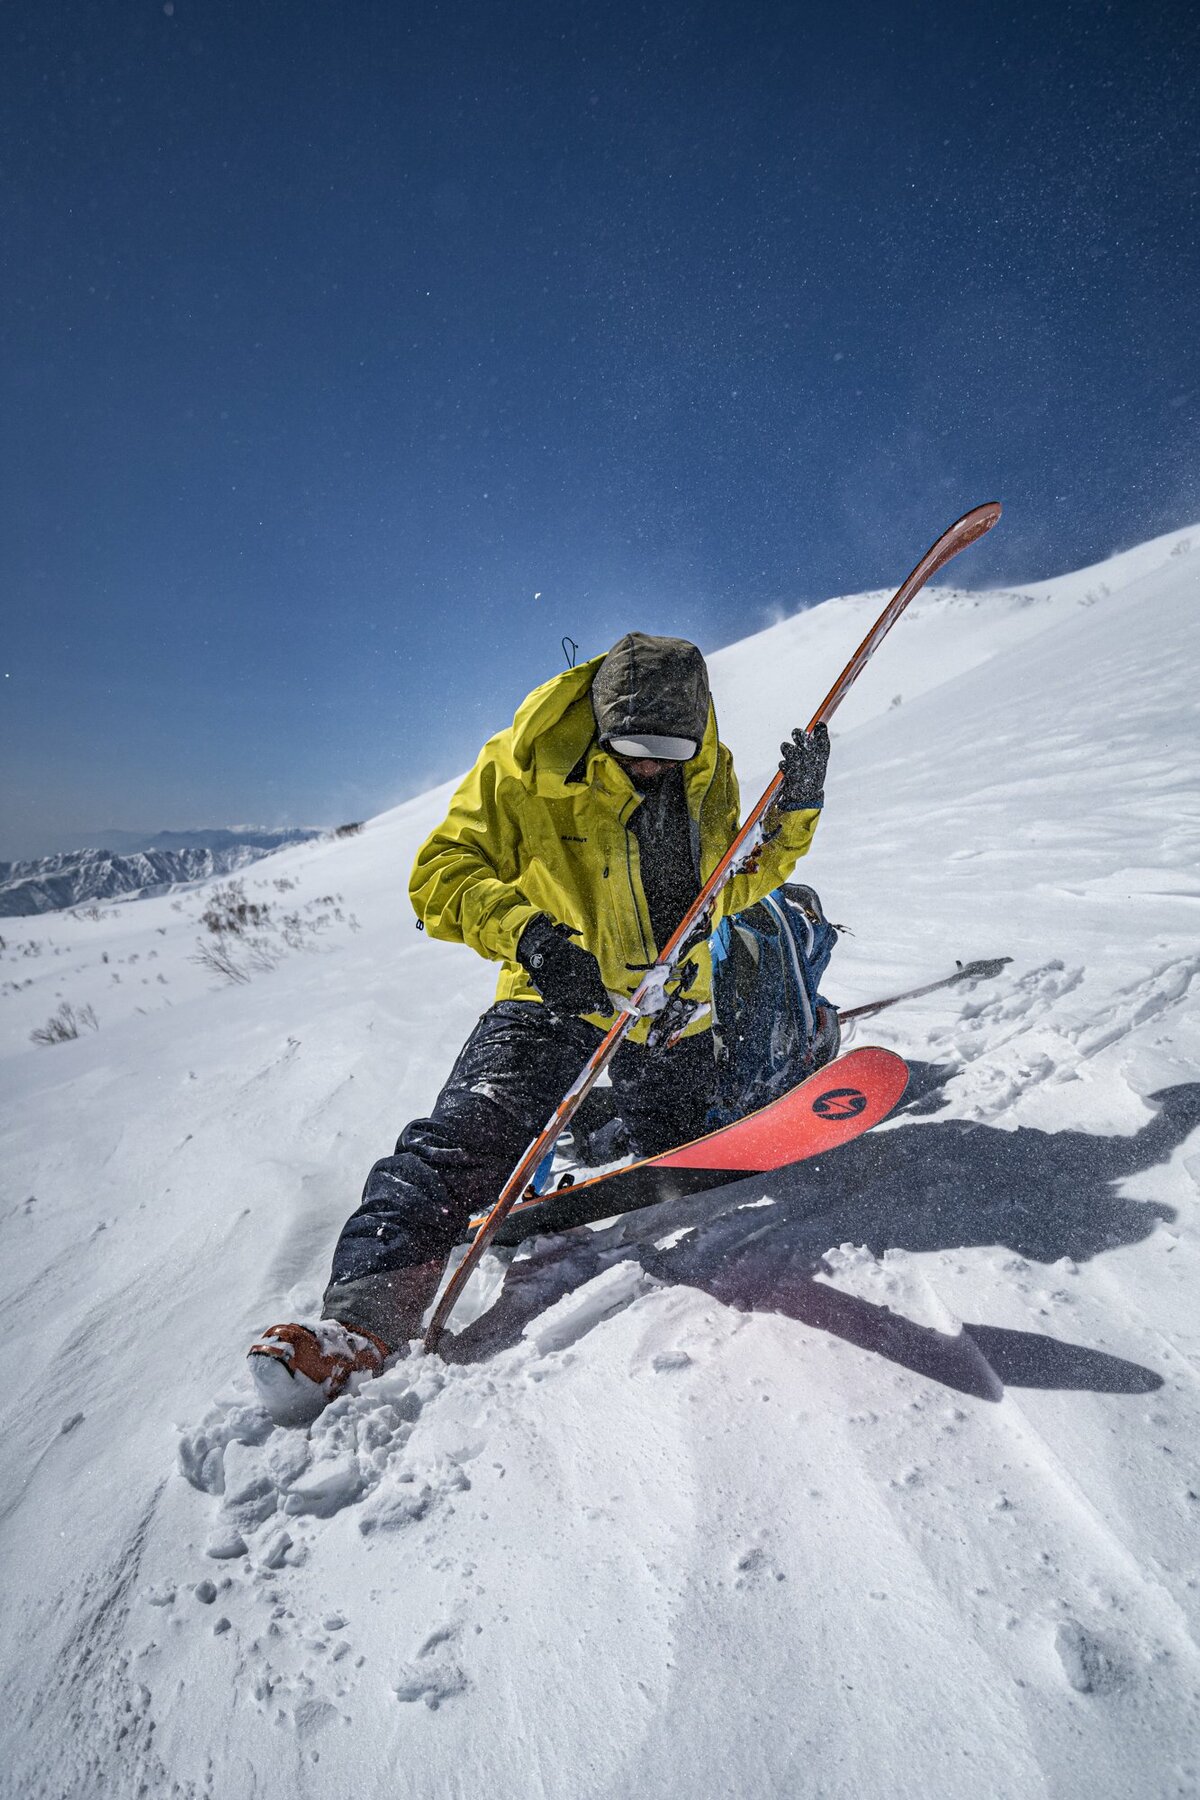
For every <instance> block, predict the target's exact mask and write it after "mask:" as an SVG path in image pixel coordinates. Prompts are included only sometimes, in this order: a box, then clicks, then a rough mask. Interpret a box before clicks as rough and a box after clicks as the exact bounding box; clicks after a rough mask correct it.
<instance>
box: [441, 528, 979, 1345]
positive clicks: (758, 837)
mask: <svg viewBox="0 0 1200 1800" xmlns="http://www.w3.org/2000/svg"><path fill="white" fill-rule="evenodd" d="M999 517H1000V505H999V502H998V501H995V500H989V501H987V502H985V504H984V505H983V506H976V507H973V508H972V510H971V511H970V512H968V513H964V514H963V516H962V518H961V519H956V520H955V522H954V524H953V525H951V526H950V527H949V528H948V529H947V530H946V531H944V532H943V533H942V535H941V537H940V538H938V540H937V542H936V543H934V544H931V545H930V547H929V549H928V550H927V551H926V552H925V554H924V556H923V557H922V558H921V560H920V562H919V563H918V564H917V566H916V568H915V569H913V571H912V573H911V574H909V575H908V576H906V577H905V579H904V580H903V581H902V582H901V584H900V586H899V587H898V588H897V589H896V592H895V593H894V594H893V595H892V598H891V599H890V600H889V601H888V603H887V605H886V606H885V607H884V609H883V611H882V612H881V613H880V615H879V617H878V618H877V619H876V621H875V623H874V625H872V627H871V629H870V631H869V632H868V633H867V635H866V637H865V638H864V639H863V641H862V643H861V644H860V645H859V646H858V649H857V650H856V651H855V652H854V655H853V656H852V657H851V658H850V660H849V662H848V663H847V664H846V666H845V668H844V669H843V670H842V672H841V674H840V675H839V676H838V678H837V680H836V681H835V682H834V684H833V686H832V687H831V688H830V690H829V692H828V693H827V694H826V696H825V698H824V699H823V700H822V702H821V704H820V706H819V707H818V708H817V710H816V712H815V713H814V714H813V716H812V718H811V719H810V720H809V723H808V730H809V731H814V730H815V729H816V727H817V726H818V725H820V724H822V723H826V722H828V720H830V719H831V718H832V717H833V715H834V713H835V712H836V711H837V709H838V707H839V706H840V705H841V704H842V701H843V700H844V699H845V698H846V695H847V694H848V693H849V692H850V689H851V688H852V687H853V686H854V683H855V682H856V681H857V680H858V677H859V676H860V675H861V674H862V672H863V670H864V669H865V668H866V666H867V664H868V663H869V662H870V660H871V658H872V656H874V654H875V652H876V650H877V649H878V648H879V646H880V644H881V643H882V642H883V640H884V638H885V637H886V636H887V634H888V632H889V631H890V630H891V628H892V626H893V625H894V624H895V623H896V620H897V619H898V618H899V617H900V614H901V613H902V612H903V611H904V609H905V607H906V606H907V605H908V603H909V601H910V600H911V599H912V597H913V595H914V594H917V593H919V592H920V590H921V589H922V588H923V587H924V585H925V583H926V582H927V581H928V580H929V578H930V577H931V576H932V575H936V574H937V572H938V570H939V569H941V568H943V567H944V566H945V564H946V563H948V562H949V561H950V558H951V557H952V556H957V555H958V553H959V551H960V550H965V549H966V548H967V546H968V544H973V543H975V541H976V539H977V538H981V537H982V536H983V534H984V532H985V531H990V530H991V529H992V526H993V525H994V524H995V523H996V521H997V519H998V518H999ZM782 784H783V771H782V770H777V771H776V772H775V774H774V775H773V776H772V777H771V780H770V781H769V782H768V783H767V785H766V787H765V788H764V790H763V792H762V795H761V796H760V798H759V801H758V804H757V805H756V806H755V807H754V810H753V811H752V812H751V813H750V816H749V817H748V818H747V820H746V822H745V824H744V825H743V826H742V828H741V830H740V831H739V832H738V834H737V836H736V837H735V838H734V840H733V842H732V844H730V846H729V848H728V850H727V851H726V852H725V854H724V856H723V857H722V858H721V860H720V862H719V863H718V864H717V866H716V868H715V869H714V870H713V872H712V874H711V875H710V876H709V878H708V880H707V881H706V882H705V883H704V886H703V887H702V888H701V889H700V892H699V893H698V894H697V895H696V898H695V899H694V900H693V901H692V904H691V905H690V906H689V908H688V910H687V912H686V913H685V914H684V915H683V918H682V919H681V920H680V921H679V923H678V925H677V926H676V927H675V930H674V931H673V932H672V933H671V936H670V937H669V938H668V940H667V945H666V948H665V949H664V950H663V952H662V954H661V955H660V957H659V959H658V961H657V962H656V963H655V965H654V967H653V968H652V969H650V970H649V971H648V972H647V974H646V975H645V976H643V978H642V980H641V981H640V982H639V984H638V987H637V989H636V991H635V992H634V995H633V998H632V999H631V1000H630V1001H629V1002H628V1004H627V1007H626V1008H625V1010H624V1011H622V1012H620V1013H618V1015H617V1017H616V1019H615V1020H614V1021H613V1023H612V1024H611V1025H610V1026H609V1028H608V1030H607V1031H606V1032H605V1034H604V1037H603V1038H602V1039H601V1041H600V1043H599V1044H598V1045H597V1046H596V1048H595V1050H594V1051H593V1052H592V1054H591V1056H590V1057H589V1059H588V1061H587V1062H586V1063H585V1064H584V1066H583V1068H582V1069H581V1070H580V1071H579V1074H578V1075H577V1076H576V1078H575V1080H574V1081H573V1082H572V1083H571V1086H570V1087H569V1088H568V1089H567V1091H566V1093H565V1094H564V1095H563V1097H562V1099H561V1100H560V1101H559V1103H558V1105H557V1106H556V1107H555V1109H554V1111H553V1113H552V1114H551V1115H550V1117H549V1119H548V1120H547V1121H546V1124H545V1126H544V1127H543V1128H542V1130H541V1131H540V1132H539V1133H538V1135H537V1136H536V1137H535V1138H534V1139H533V1141H532V1142H531V1143H530V1145H529V1147H528V1149H527V1150H526V1151H525V1152H524V1154H523V1155H522V1157H521V1159H520V1161H519V1162H518V1163H517V1165H516V1167H515V1168H514V1170H513V1172H512V1174H511V1175H510V1176H509V1178H508V1180H507V1181H506V1182H505V1184H504V1186H503V1188H502V1189H501V1190H500V1194H499V1197H498V1198H497V1200H496V1202H495V1205H494V1206H493V1207H492V1210H491V1211H490V1212H489V1213H488V1215H487V1218H486V1219H485V1220H484V1222H483V1224H482V1225H481V1226H480V1227H479V1230H478V1231H477V1232H476V1233H475V1237H474V1240H473V1242H472V1243H471V1245H470V1247H469V1249H468V1250H467V1253H466V1255H465V1256H464V1257H463V1259H462V1261H461V1262H460V1263H459V1265H458V1267H457V1269H455V1271H454V1274H453V1275H452V1276H451V1277H450V1280H449V1281H448V1282H447V1283H446V1287H445V1290H444V1291H443V1293H442V1296H441V1299H440V1300H439V1301H438V1303H437V1305H436V1307H435V1308H434V1312H433V1317H432V1319H431V1320H430V1321H429V1329H428V1330H427V1331H426V1333H425V1349H426V1350H427V1351H434V1350H436V1349H437V1346H438V1340H439V1339H440V1337H441V1335H442V1331H443V1329H444V1327H445V1324H446V1321H447V1319H448V1318H449V1317H450V1315H451V1313H452V1312H453V1311H454V1308H455V1305H456V1303H457V1301H458V1297H459V1295H460V1294H461V1293H462V1291H463V1288H464V1287H465V1286H466V1284H467V1281H468V1280H469V1279H470V1276H471V1273H472V1271H473V1270H474V1268H475V1266H476V1264H477V1263H478V1262H479V1259H480V1257H481V1256H482V1255H483V1253H484V1251H485V1250H486V1249H487V1246H488V1245H489V1244H490V1243H491V1241H492V1238H493V1237H494V1236H495V1234H496V1232H497V1230H498V1229H499V1227H500V1225H501V1224H502V1223H503V1221H504V1219H505V1218H506V1217H507V1215H508V1213H509V1211H510V1210H511V1208H512V1207H513V1206H514V1205H515V1204H516V1202H517V1201H518V1200H519V1199H520V1197H521V1195H522V1194H523V1193H524V1192H525V1189H526V1187H527V1186H528V1184H529V1181H530V1178H531V1176H532V1175H533V1174H534V1171H535V1170H536V1169H537V1166H538V1164H539V1163H540V1162H541V1160H542V1158H543V1157H544V1156H545V1154H546V1152H547V1150H549V1149H550V1148H551V1147H552V1146H553V1144H554V1142H555V1140H556V1139H557V1138H558V1137H559V1136H560V1134H561V1133H562V1132H564V1131H565V1130H566V1128H567V1126H568V1125H569V1124H570V1123H571V1120H572V1119H573V1118H574V1116H575V1113H576V1112H577V1111H578V1109H579V1106H580V1104H581V1103H582V1101H583V1100H584V1098H585V1097H586V1096H587V1095H588V1094H589V1093H590V1092H591V1090H592V1088H593V1087H594V1086H595V1085H596V1083H597V1081H598V1080H599V1079H600V1077H601V1075H602V1074H603V1073H604V1071H605V1069H606V1068H607V1067H608V1065H609V1063H610V1062H611V1061H612V1059H613V1057H614V1056H615V1055H616V1052H617V1050H618V1048H619V1046H620V1043H621V1040H622V1038H623V1037H624V1036H625V1033H626V1032H627V1031H628V1030H629V1027H630V1026H631V1025H632V1024H633V1023H634V1021H635V1020H636V1019H637V1018H638V1017H639V1016H640V1015H641V1014H642V1013H643V1012H644V1011H645V1010H648V1009H647V1007H646V1002H647V1001H648V1000H650V1001H652V1000H653V998H654V997H656V996H658V995H661V994H662V993H663V990H664V988H665V985H666V983H667V982H668V981H669V980H670V978H671V976H672V974H673V973H674V970H675V965H676V963H677V962H678V961H679V957H680V954H681V952H682V949H683V946H684V945H685V944H687V943H688V940H689V939H691V938H692V937H693V934H694V932H695V930H696V927H697V926H698V924H699V923H700V921H701V920H702V919H704V918H705V916H706V914H707V913H708V911H709V908H710V907H711V905H712V903H713V901H714V900H715V899H716V898H717V896H718V894H720V892H721V890H722V889H723V888H724V887H725V886H726V885H727V884H728V882H729V881H730V880H732V878H733V876H734V875H736V874H738V873H739V871H740V870H741V867H742V865H743V863H745V862H747V861H748V860H749V859H750V858H751V857H752V856H753V855H754V853H755V852H756V851H757V850H758V849H759V848H761V846H762V843H763V841H764V838H765V835H766V832H765V825H766V821H767V815H768V814H769V813H770V810H771V807H772V805H773V804H774V800H775V796H776V794H777V793H778V792H779V789H780V787H781V786H782Z"/></svg>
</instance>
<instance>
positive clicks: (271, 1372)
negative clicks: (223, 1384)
mask: <svg viewBox="0 0 1200 1800" xmlns="http://www.w3.org/2000/svg"><path fill="white" fill-rule="evenodd" d="M390 1354H391V1352H390V1350H389V1349H388V1346H387V1345H386V1344H385V1343H384V1342H383V1340H382V1338H377V1337H375V1336H374V1335H373V1334H372V1333H371V1332H369V1331H351V1330H350V1329H349V1327H348V1326H345V1325H341V1324H339V1323H338V1321H337V1320H336V1319H321V1320H320V1321H319V1322H318V1323H317V1324H315V1325H270V1326H268V1327H267V1329H266V1331H264V1332H263V1334H262V1336H261V1337H260V1338H259V1340H258V1342H257V1343H254V1344H251V1346H250V1350H249V1362H250V1372H251V1374H252V1375H253V1376H254V1385H255V1387H256V1388H257V1389H258V1397H259V1399H260V1400H261V1401H262V1403H263V1405H264V1406H265V1407H266V1409H267V1411H268V1412H269V1413H270V1415H271V1417H272V1418H273V1419H274V1420H275V1422H276V1424H278V1425H305V1424H308V1423H309V1422H310V1421H311V1420H313V1419H315V1418H316V1417H317V1414H318V1413H319V1412H321V1411H322V1409H323V1408H324V1407H326V1406H328V1404H329V1402H330V1401H331V1400H336V1399H337V1397H338V1395H339V1394H340V1393H341V1392H342V1391H343V1390H344V1388H345V1386H346V1383H347V1382H348V1381H349V1380H350V1377H351V1376H352V1375H378V1373H379V1371H380V1370H381V1369H382V1367H383V1365H384V1362H385V1361H386V1359H387V1358H388V1356H389V1355H390Z"/></svg>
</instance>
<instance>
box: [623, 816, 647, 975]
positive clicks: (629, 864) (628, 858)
mask: <svg viewBox="0 0 1200 1800" xmlns="http://www.w3.org/2000/svg"><path fill="white" fill-rule="evenodd" d="M632 837H633V833H632V832H631V831H630V829H629V827H628V825H626V827H625V873H626V875H627V876H628V878H629V898H630V901H631V902H632V904H633V916H634V918H635V919H636V920H637V928H638V936H639V937H640V938H641V940H642V955H643V956H644V957H645V959H646V962H647V963H650V962H652V961H653V958H652V957H651V955H650V946H649V945H648V944H647V942H646V933H645V932H644V930H643V929H642V914H641V908H640V907H639V906H638V902H637V890H636V889H635V887H634V885H633V850H632V847H631V841H630V840H631V839H632Z"/></svg>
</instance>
